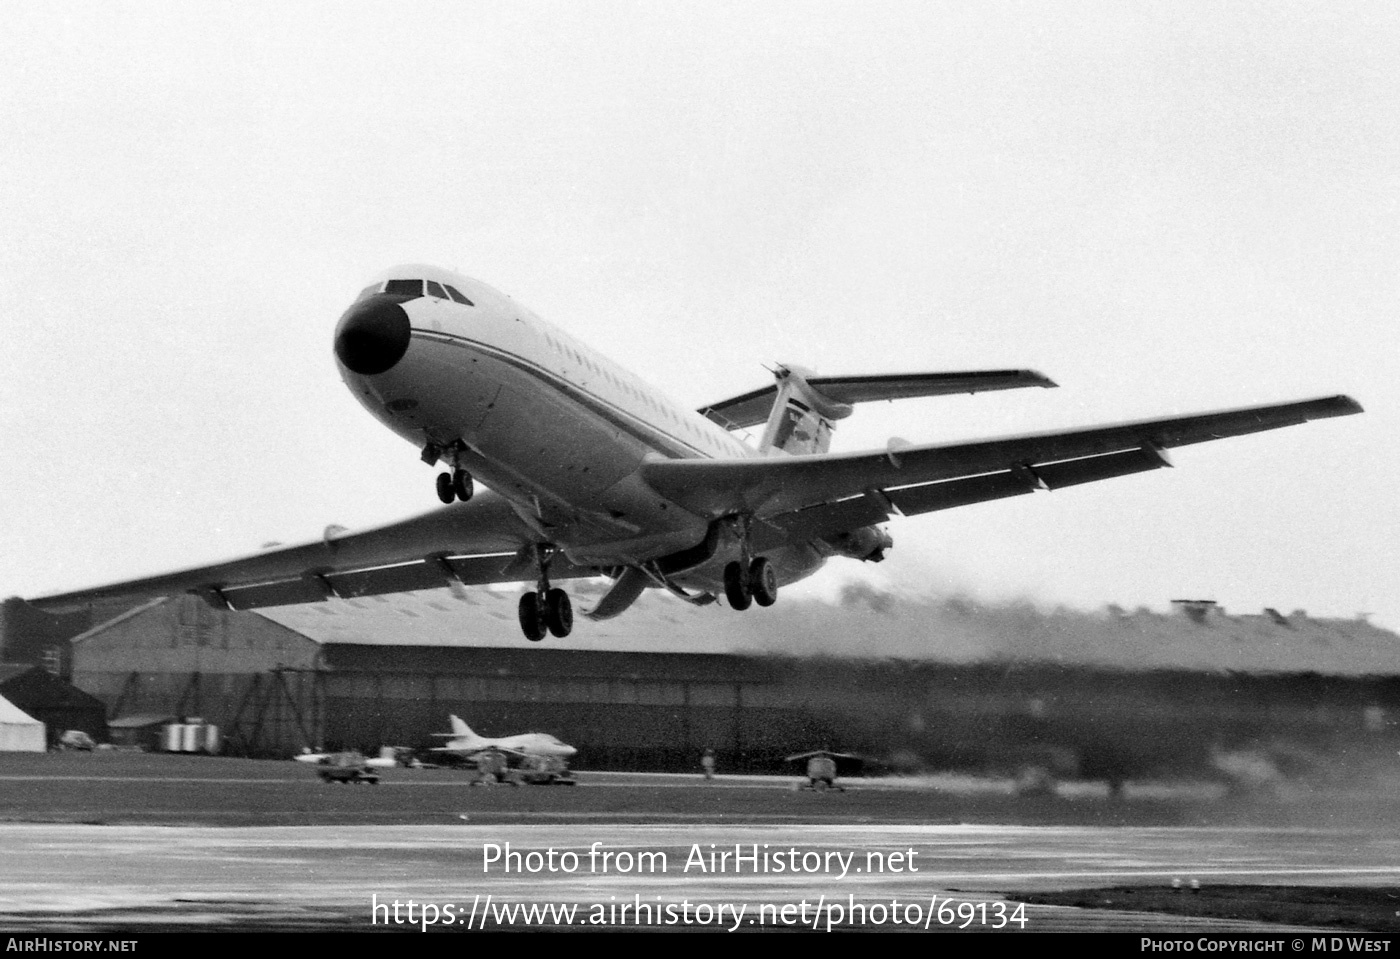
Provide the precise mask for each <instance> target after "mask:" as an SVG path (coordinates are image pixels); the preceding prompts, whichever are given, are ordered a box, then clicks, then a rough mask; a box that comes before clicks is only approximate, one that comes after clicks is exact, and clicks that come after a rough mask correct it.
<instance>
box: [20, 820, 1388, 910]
mask: <svg viewBox="0 0 1400 959" xmlns="http://www.w3.org/2000/svg"><path fill="white" fill-rule="evenodd" d="M0 848H2V849H4V853H3V860H4V866H5V868H4V874H5V876H6V879H5V881H4V882H3V884H0V925H2V926H3V927H4V928H5V929H6V930H10V931H48V932H57V931H87V930H98V929H101V930H114V929H130V930H141V929H157V928H164V929H169V928H192V929H206V930H211V931H213V930H218V929H220V928H223V929H235V928H248V927H249V926H250V925H252V926H254V927H256V928H263V929H321V930H328V931H330V930H335V931H347V930H355V929H368V928H373V927H380V928H394V929H402V930H405V931H407V930H410V929H415V930H421V929H424V928H427V929H430V930H435V929H448V928H459V929H460V928H464V926H463V919H462V917H463V916H467V915H471V914H472V912H473V909H475V911H476V914H477V916H478V917H479V921H480V922H481V923H483V924H487V925H488V927H489V928H496V927H498V926H512V927H514V926H520V927H525V926H548V927H551V928H559V927H560V926H565V925H571V926H573V925H576V926H587V922H586V921H585V919H586V917H587V916H588V915H590V914H595V915H596V914H597V910H598V908H600V907H601V908H602V910H603V911H602V914H601V915H602V916H603V919H602V920H601V921H600V923H599V924H601V925H615V926H621V927H627V928H636V927H638V926H659V925H664V923H663V922H662V921H660V920H663V919H664V918H665V917H664V915H659V914H657V913H652V914H649V915H648V916H642V915H640V914H639V913H638V912H637V907H639V906H642V905H645V906H648V907H651V908H652V909H653V910H657V911H659V910H660V909H661V908H662V907H663V906H665V905H668V904H675V906H676V909H677V910H679V909H680V904H681V903H688V904H689V905H690V906H691V910H692V913H694V914H695V918H697V919H698V918H700V916H701V915H709V916H712V917H715V918H713V919H712V920H711V921H710V922H700V923H699V925H702V926H705V925H715V926H718V925H719V923H718V917H719V916H720V915H721V914H723V915H724V916H727V917H729V919H730V920H731V922H730V925H732V924H733V920H734V919H735V918H736V917H739V916H742V920H743V922H742V924H741V925H740V928H745V929H748V928H757V927H761V926H763V925H765V924H767V925H773V926H802V927H812V926H811V924H812V923H813V922H815V923H816V925H815V927H812V928H818V929H822V928H824V927H826V926H828V925H831V926H834V927H839V928H848V927H850V926H851V925H857V926H863V927H872V926H874V927H879V926H885V925H888V926H889V927H890V928H891V929H895V928H903V927H906V926H908V927H911V928H912V927H914V926H918V927H920V928H923V927H924V924H925V923H927V924H929V927H930V928H945V929H952V928H957V927H959V926H960V925H961V926H966V927H968V928H973V929H979V930H986V931H993V929H994V928H995V927H997V926H998V925H999V927H1000V929H999V931H1003V932H1013V931H1019V930H1020V929H1021V928H1024V929H1025V930H1028V931H1036V930H1038V931H1062V930H1071V929H1075V930H1086V929H1087V930H1102V931H1135V932H1136V931H1206V932H1209V931H1229V930H1260V929H1273V930H1277V929H1278V928H1279V927H1278V926H1276V925H1273V924H1264V923H1259V922H1249V921H1227V920H1219V919H1187V918H1182V917H1173V916H1163V915H1153V914H1147V913H1111V912H1103V911H1088V910H1081V909H1073V908H1068V907H1063V906H1046V905H1026V906H1022V907H1020V909H1019V911H1018V910H1017V904H1016V902H1015V900H1014V894H1015V893H1017V892H1026V891H1031V890H1040V891H1046V890H1056V889H1068V888H1081V887H1087V886H1110V885H1122V884H1142V885H1166V884H1169V883H1170V882H1171V880H1173V879H1179V880H1183V881H1184V882H1186V883H1189V882H1190V880H1192V879H1195V880H1197V881H1199V882H1200V883H1202V884H1205V885H1211V886H1215V885H1222V884H1229V883H1258V882H1267V883H1276V884H1288V885H1329V886H1330V885H1348V886H1390V887H1394V886H1396V885H1400V855H1398V854H1400V840H1398V839H1396V838H1395V837H1393V836H1390V837H1385V836H1376V835H1372V834H1370V833H1368V832H1366V831H1361V830H1353V831H1348V830H1309V829H1262V828H1135V827H1128V828H1096V827H1020V826H972V825H969V826H911V825H887V824H871V825H859V826H855V825H853V826H830V825H802V826H794V825H739V826H735V825H728V824H724V823H705V824H690V823H688V824H684V825H657V824H653V825H617V824H576V825H548V826H541V825H535V826H531V825H505V824H493V825H488V826H474V825H471V824H470V823H466V822H463V823H461V824H459V825H451V826H358V827H353V828H339V827H333V826H312V827H272V828H267V827H247V828H235V829H228V828H213V827H203V828H170V827H154V826H84V825H20V824H11V825H3V826H0ZM551 853H552V854H551ZM721 855H723V856H724V858H723V859H721V858H719V857H720V856H721ZM512 867H514V868H512ZM20 877H22V878H20ZM487 897H489V899H488V898H487ZM394 903H398V904H399V907H398V909H397V910H395V909H394V908H393V904H394ZM409 903H413V904H415V906H414V909H413V911H412V912H411V911H410V907H409V905H408V904H409ZM376 904H380V905H381V906H382V908H381V909H379V910H378V914H377V915H376V910H375V905H376ZM483 904H485V906H486V908H490V905H491V904H494V906H495V908H496V912H495V913H494V914H492V918H490V919H488V918H487V915H486V914H485V913H484V912H483ZM518 904H533V905H536V906H538V907H539V908H540V909H542V910H549V909H555V910H557V909H560V908H566V907H570V906H572V907H573V908H574V910H575V912H574V913H573V914H572V915H573V918H571V919H570V920H569V921H567V922H564V921H561V919H560V917H559V914H557V913H555V912H541V913H539V914H538V918H537V919H532V918H530V914H527V913H523V912H504V913H503V912H501V911H500V910H502V909H511V908H514V906H516V905H518ZM803 904H805V908H804V906H803ZM858 904H859V905H863V906H864V907H865V910H866V911H865V912H864V913H863V914H862V916H861V918H863V919H864V922H863V923H860V922H852V920H853V919H855V918H856V912H857V910H856V908H855V907H856V905H858ZM619 905H630V906H631V907H632V908H631V909H630V910H628V911H625V912H623V913H622V914H621V915H619V914H618V913H617V908H618V906H619ZM940 905H946V908H945V910H944V913H943V917H944V918H945V919H947V920H948V921H946V922H944V921H943V920H942V919H940V918H939V917H938V908H939V906H940ZM875 906H881V907H883V909H884V910H885V911H884V912H883V913H879V912H872V910H873V909H874V907H875ZM449 907H450V908H449ZM701 907H705V908H706V909H708V910H709V912H708V913H700V912H699V910H700V909H701ZM764 907H767V910H766V911H764ZM784 907H787V908H786V911H784ZM837 907H840V909H841V911H840V912H839V913H837V912H836V911H834V910H836V908H837ZM960 909H961V910H962V911H961V912H959V910H960ZM739 910H743V912H742V914H741V913H740V912H739ZM900 910H903V911H902V912H901V911H900ZM916 910H917V915H918V921H917V922H910V921H908V920H910V919H913V917H914V914H915V911H916ZM396 914H397V918H398V919H399V920H400V921H398V922H395V921H394V919H395V915H396ZM679 914H680V913H679V911H678V912H677V915H679ZM896 915H898V916H899V918H898V920H896V919H895V918H894V917H895V916H896ZM428 916H431V917H432V918H433V919H434V920H435V921H434V922H432V923H425V922H424V920H425V918H427V917H428ZM609 916H610V917H611V918H610V919H609V918H608V917H609ZM881 916H883V917H884V919H883V921H882V922H878V923H877V922H875V921H874V920H875V919H876V918H878V917H881ZM512 917H513V918H512ZM784 917H786V920H785V919H784ZM799 917H802V918H801V919H799ZM999 917H1000V918H1001V919H1004V920H1006V921H1001V922H999ZM503 918H511V921H508V922H503V921H501V920H502V919H503ZM644 918H650V919H652V921H651V922H643V921H642V920H643V919H644ZM448 919H452V920H453V921H452V922H451V923H450V924H449V923H448ZM804 919H805V921H802V920H804ZM411 920H416V921H411ZM765 920H767V921H766V922H765ZM789 920H790V921H789Z"/></svg>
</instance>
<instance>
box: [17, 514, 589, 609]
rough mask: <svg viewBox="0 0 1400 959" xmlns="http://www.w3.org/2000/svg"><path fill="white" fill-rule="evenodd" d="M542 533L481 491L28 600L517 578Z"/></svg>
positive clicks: (561, 561)
mask: <svg viewBox="0 0 1400 959" xmlns="http://www.w3.org/2000/svg"><path fill="white" fill-rule="evenodd" d="M536 541H537V537H536V536H534V535H533V534H532V533H531V531H530V530H529V528H528V527H527V526H526V525H525V524H524V523H523V522H521V520H520V518H519V517H518V516H517V515H516V514H515V511H514V510H513V509H511V507H510V504H509V503H508V502H507V501H506V500H505V499H504V498H502V497H500V496H498V495H497V494H495V493H493V492H491V491H489V490H483V491H479V492H478V493H477V494H476V496H474V497H472V499H471V500H470V501H468V502H466V503H456V504H454V505H452V506H448V507H443V508H441V509H437V510H434V511H432V512H430V513H424V514H422V515H420V516H415V517H413V518H411V519H407V520H404V521H402V522H398V523H391V524H389V525H387V526H381V527H378V528H376V529H370V530H366V531H364V532H362V533H349V534H345V535H341V536H328V537H326V538H325V539H322V540H319V541H317V542H314V543H306V544H304V545H301V546H289V547H286V548H284V549H275V550H268V551H266V552H263V553H258V554H255V555H253V556H247V557H243V558H240V559H234V560H229V561H227V562H223V563H215V564H212V565H209V566H200V567H195V568H193V569H186V570H180V571H178V572H174V573H166V574H164V575H160V576H151V577H146V578H144V579H135V580H129V581H127V582H123V583H114V584H112V585H110V586H101V587H97V588H93V589H85V590H77V591H75V592H71V593H62V594H59V595H54V596H44V597H40V598H38V599H31V600H29V601H28V602H29V603H30V604H31V605H34V606H37V607H38V608H39V609H43V610H47V611H49V612H61V611H64V610H68V609H73V608H77V607H80V606H82V605H84V604H86V603H90V602H94V601H97V600H103V599H114V598H126V597H132V598H135V599H139V598H141V597H145V596H166V595H170V594H173V593H183V592H193V593H198V594H200V595H202V596H204V597H205V598H206V599H208V600H209V601H210V602H211V603H213V604H214V605H216V606H221V607H223V606H226V607H228V608H230V609H255V608H258V607H263V606H287V605H292V604H294V603H308V602H317V601H320V600H324V599H329V598H331V597H336V596H338V597H341V598H345V599H349V598H353V597H356V596H373V595H377V594H380V593H394V592H404V591H408V590H415V589H436V588H440V587H443V586H451V585H454V584H465V585H484V584H487V583H506V582H518V581H521V580H528V579H533V578H534V576H535V567H534V565H533V563H525V562H523V561H522V560H521V558H520V555H521V551H522V550H526V549H529V548H532V547H533V545H534V543H535V542H536ZM549 572H550V576H551V578H554V579H569V578H576V577H580V576H593V575H596V571H595V570H594V569H593V568H592V567H579V566H575V565H573V564H572V563H570V562H568V560H566V559H565V558H564V557H563V556H557V557H556V558H555V559H553V560H552V561H551V562H550V568H549Z"/></svg>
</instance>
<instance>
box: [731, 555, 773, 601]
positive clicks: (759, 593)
mask: <svg viewBox="0 0 1400 959" xmlns="http://www.w3.org/2000/svg"><path fill="white" fill-rule="evenodd" d="M724 596H725V598H726V599H728V600H729V605H730V606H731V607H733V608H734V609H741V610H742V609H748V608H749V604H750V603H757V604H758V605H760V606H772V605H773V604H774V603H776V602H777V601H778V573H777V571H776V570H774V569H773V564H772V563H770V562H768V560H767V559H766V558H765V557H763V556H760V557H758V558H757V559H755V560H754V561H753V562H751V563H749V564H747V565H745V564H744V563H742V562H737V561H736V562H733V563H730V564H729V565H727V566H725V567H724Z"/></svg>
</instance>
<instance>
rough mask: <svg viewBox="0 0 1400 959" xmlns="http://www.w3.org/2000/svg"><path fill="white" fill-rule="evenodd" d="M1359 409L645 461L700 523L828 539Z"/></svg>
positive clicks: (1333, 399)
mask: <svg viewBox="0 0 1400 959" xmlns="http://www.w3.org/2000/svg"><path fill="white" fill-rule="evenodd" d="M1360 412H1362V408H1361V405H1360V404H1359V403H1357V402H1356V401H1355V400H1353V399H1352V398H1350V397H1348V396H1328V397H1320V398H1317V399H1311V400H1302V401H1299V402H1295V403H1280V404H1273V405H1268V406H1255V407H1246V408H1242V409H1233V410H1222V411H1219V412H1214V413H1200V414H1196V415H1193V416H1177V417H1171V418H1167V419H1156V420H1144V421H1140V422H1133V423H1121V424H1116V425H1111V426H1099V427H1092V428H1089V429H1082V430H1072V431H1068V432H1051V433H1035V434H1028V435H1023V436H1009V437H1003V438H999V439H991V440H979V441H976V442H971V443H953V444H946V445H921V446H908V445H904V446H899V445H891V447H890V448H889V449H886V450H873V451H865V452H857V453H839V454H821V455H811V456H775V457H766V458H762V459H726V460H702V459H687V460H667V459H660V458H657V459H652V460H650V461H648V462H647V463H646V464H645V465H644V466H643V467H642V475H643V477H644V478H645V479H646V481H647V482H648V483H649V484H651V486H652V487H653V488H654V489H656V491H657V492H659V493H661V494H662V495H664V496H666V497H668V498H669V499H672V500H674V501H676V502H678V503H679V504H681V505H682V506H684V507H686V508H687V509H689V510H691V511H693V512H696V513H699V514H701V515H707V516H714V517H718V516H724V515H728V514H731V513H752V514H754V515H756V516H758V517H760V518H761V519H763V520H764V521H765V522H766V523H767V524H768V525H769V526H771V527H774V528H775V529H776V530H783V531H785V532H786V533H788V535H792V536H795V537H796V536H805V535H807V534H808V533H809V531H812V530H820V531H822V532H817V533H813V534H812V535H827V534H829V533H831V532H839V531H841V530H844V529H853V528H856V527H859V526H862V525H868V524H870V523H875V522H880V521H882V520H884V519H886V518H887V517H888V514H889V513H890V512H892V511H893V510H895V509H897V510H898V511H899V512H901V513H904V514H906V515H912V514H916V513H925V512H930V511H933V510H939V509H949V508H952V507H954V506H965V505H967V504H970V503H977V502H983V501H986V500H992V499H999V498H1002V497H1005V496H1015V495H1019V494H1022V493H1029V492H1031V491H1032V490H1035V489H1058V488H1061V487H1065V486H1073V485H1077V484H1079V483H1087V482H1093V481H1095V480H1100V479H1109V478H1111V477H1114V476H1126V475H1129V474H1132V473H1138V472H1143V471H1145V470H1151V469H1157V468H1160V467H1163V466H1170V465H1171V463H1170V462H1169V461H1168V460H1167V458H1166V455H1165V453H1164V451H1165V450H1168V449H1171V448H1174V447H1177V446H1187V445H1190V444H1192V443H1204V442H1208V441H1210V440H1216V439H1224V438H1225V437H1230V436H1243V435H1245V434H1248V433H1255V432H1260V431H1263V430H1271V429H1278V428H1280V427H1284V426H1294V425H1297V424H1299V423H1305V422H1308V421H1309V420H1315V419H1322V418H1325V417H1331V416H1347V415H1350V414H1353V413H1360Z"/></svg>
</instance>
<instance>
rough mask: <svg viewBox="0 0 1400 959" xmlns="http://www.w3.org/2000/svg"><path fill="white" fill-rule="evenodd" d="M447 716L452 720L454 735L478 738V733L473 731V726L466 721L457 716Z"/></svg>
mask: <svg viewBox="0 0 1400 959" xmlns="http://www.w3.org/2000/svg"><path fill="white" fill-rule="evenodd" d="M447 718H448V719H450V720H451V721H452V735H454V736H457V737H459V738H460V737H463V736H465V737H467V738H468V739H475V738H476V733H474V732H472V728H471V727H470V726H468V725H467V724H466V723H464V722H462V721H461V720H460V719H458V718H457V717H456V716H448V717H447Z"/></svg>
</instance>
